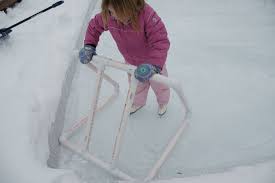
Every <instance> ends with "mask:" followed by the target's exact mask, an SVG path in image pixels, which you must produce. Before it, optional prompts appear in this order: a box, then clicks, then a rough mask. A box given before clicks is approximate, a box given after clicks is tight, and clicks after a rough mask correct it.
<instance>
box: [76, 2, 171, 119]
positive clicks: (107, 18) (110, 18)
mask: <svg viewBox="0 0 275 183" xmlns="http://www.w3.org/2000/svg"><path fill="white" fill-rule="evenodd" d="M101 8H102V11H101V13H99V14H97V15H96V16H95V17H94V18H93V19H92V20H91V21H90V23H89V26H88V29H87V32H86V37H85V40H84V47H83V48H82V49H81V50H80V52H79V58H80V61H81V63H83V64H87V63H89V62H90V61H91V60H92V57H93V55H95V54H96V46H97V44H98V42H99V37H100V35H101V34H102V32H103V31H107V30H108V31H110V33H111V35H112V37H113V39H114V40H115V42H116V44H117V47H118V49H119V51H120V52H121V54H122V55H123V57H124V59H125V61H126V63H128V64H132V65H135V66H137V69H136V70H135V77H136V78H137V79H138V80H139V81H140V82H139V83H138V86H137V91H136V94H135V98H134V103H133V106H132V108H131V114H133V113H134V112H136V111H137V110H139V109H140V108H142V107H143V106H144V105H145V104H146V99H147V95H148V91H149V88H150V86H151V87H152V89H153V91H154V93H155V95H156V97H157V102H158V104H159V109H158V114H159V115H160V116H162V115H163V114H164V113H165V112H166V110H167V104H168V101H169V98H170V89H169V88H168V87H166V86H165V85H162V84H160V83H156V82H151V81H149V79H150V77H151V76H152V75H153V74H155V73H159V74H162V75H164V76H168V73H167V70H166V67H165V62H166V58H167V52H168V49H169V47H170V42H169V40H168V37H167V31H166V28H165V26H164V24H163V22H162V20H161V19H160V17H159V16H158V15H157V13H156V12H155V11H154V10H153V8H152V7H150V6H149V5H148V4H147V3H145V0H102V5H101ZM144 69H145V70H147V71H149V73H147V74H145V75H143V74H142V72H143V71H144Z"/></svg>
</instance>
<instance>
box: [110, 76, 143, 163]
mask: <svg viewBox="0 0 275 183" xmlns="http://www.w3.org/2000/svg"><path fill="white" fill-rule="evenodd" d="M137 83H138V82H137V80H136V78H135V77H134V74H133V73H132V75H131V81H130V87H129V90H128V95H127V99H126V102H125V106H124V110H123V113H122V119H121V123H120V126H119V129H118V133H117V135H116V140H115V145H114V149H113V154H112V165H114V164H115V163H116V161H117V160H118V158H119V153H120V148H121V142H122V138H123V135H124V133H125V129H126V126H127V122H128V121H129V115H130V108H131V106H132V104H133V101H134V96H135V92H136V88H137Z"/></svg>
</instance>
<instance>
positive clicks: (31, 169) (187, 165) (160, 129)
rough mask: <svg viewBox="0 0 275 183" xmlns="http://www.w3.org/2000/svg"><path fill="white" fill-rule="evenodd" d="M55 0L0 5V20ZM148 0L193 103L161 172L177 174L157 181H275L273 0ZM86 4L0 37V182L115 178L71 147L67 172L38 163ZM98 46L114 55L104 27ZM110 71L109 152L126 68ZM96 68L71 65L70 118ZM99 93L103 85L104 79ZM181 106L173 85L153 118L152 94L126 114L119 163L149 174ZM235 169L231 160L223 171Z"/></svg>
mask: <svg viewBox="0 0 275 183" xmlns="http://www.w3.org/2000/svg"><path fill="white" fill-rule="evenodd" d="M51 3H53V1H50V0H44V1H42V0H37V1H35V2H32V1H30V0H25V1H23V2H22V3H21V4H19V5H18V6H17V7H16V8H15V9H13V10H9V14H8V15H5V14H3V13H1V14H0V25H1V27H6V26H8V25H10V24H12V23H14V22H16V21H18V20H20V19H21V18H22V17H26V16H29V15H30V14H32V13H33V12H35V10H37V9H38V10H40V9H43V8H45V7H47V6H48V5H50V4H51ZM94 3H96V2H94ZM94 3H93V2H92V4H94ZM149 3H150V4H152V5H153V7H154V8H155V9H156V10H157V11H158V12H159V14H160V16H161V17H162V18H163V20H164V21H165V22H166V25H167V29H168V30H169V36H170V39H171V42H172V46H171V49H170V53H169V57H168V62H167V64H168V70H169V74H170V77H173V78H178V79H180V80H181V81H182V84H183V87H184V91H185V93H186V96H187V98H188V100H189V103H190V105H191V108H192V113H193V116H192V119H191V121H190V124H191V125H190V127H189V129H188V131H187V133H186V134H184V135H183V137H182V140H181V142H180V143H179V145H178V146H177V148H176V149H175V151H174V153H173V154H172V157H171V158H170V159H169V160H168V161H167V163H166V164H165V165H164V167H163V168H162V169H161V172H160V174H159V175H158V177H157V178H163V179H168V178H172V177H178V178H181V179H173V180H169V181H164V182H186V183H189V182H192V183H194V182H195V183H210V182H211V183H215V182H225V183H227V182H245V183H246V182H247V183H260V182H261V183H273V182H275V161H274V160H275V157H274V156H275V141H274V138H275V133H274V132H275V115H274V114H275V94H274V93H275V85H274V83H275V63H274V60H275V53H274V51H273V50H274V49H275V36H274V35H275V16H274V15H275V2H274V1H272V0H261V1H257V0H231V1H225V0H219V1H218V0H207V1H202V0H185V1H176V0H171V1H164V0H162V1H155V0H150V1H149ZM88 4H89V2H88V1H87V0H82V1H81V2H75V1H72V0H66V1H65V4H64V5H63V6H62V7H59V8H58V9H55V10H52V11H51V12H48V13H46V14H45V15H42V16H40V17H39V18H36V19H34V20H32V21H31V22H29V23H26V24H24V25H22V26H20V27H18V28H17V29H14V32H13V33H12V37H11V39H10V40H8V41H7V42H5V43H3V44H1V45H0V64H1V67H0V68H1V72H0V76H1V77H0V82H1V85H0V88H1V92H0V101H1V106H0V109H1V110H0V121H1V128H0V134H1V136H0V137H1V140H0V146H1V153H0V162H1V165H0V182H1V183H2V182H3V183H16V182H19V180H20V182H23V183H25V182H26V183H27V182H28V183H32V182H42V183H50V182H56V183H57V182H73V183H77V182H108V181H111V180H113V179H112V178H110V177H108V176H107V175H106V174H105V173H104V172H102V171H100V170H99V169H97V168H95V167H94V166H93V165H90V164H88V163H87V162H86V161H83V160H81V159H80V158H79V157H77V156H74V155H72V154H70V153H69V152H67V151H64V152H63V153H64V154H63V155H64V157H63V159H62V160H63V164H62V167H63V168H71V169H73V170H75V174H74V173H71V172H70V171H66V170H53V169H48V168H47V167H46V160H47V156H48V145H47V135H48V130H49V126H50V123H51V122H52V121H54V118H55V112H56V110H57V106H58V102H59V97H60V96H61V88H62V82H63V80H64V77H65V72H66V70H67V68H68V66H69V64H70V60H71V57H72V54H71V52H72V51H73V49H74V47H75V45H76V42H77V39H78V37H79V35H78V34H79V30H80V28H81V26H82V21H83V20H84V17H85V14H86V11H87V8H88V7H87V6H88ZM98 5H99V3H97V8H98V7H99V6H98ZM166 7H169V11H166V10H167V9H168V8H166ZM171 9H173V11H171ZM98 53H99V54H101V55H106V56H108V57H112V58H115V59H117V60H122V57H121V55H120V54H119V53H118V51H117V49H116V47H115V43H114V42H113V40H112V39H111V37H110V35H109V34H108V33H104V35H103V36H102V39H101V43H100V45H99V47H98ZM108 73H109V74H110V75H112V76H113V77H114V78H115V79H116V80H118V81H119V82H120V84H121V95H120V96H119V99H118V100H117V101H116V102H115V103H114V104H113V105H112V106H111V107H109V108H107V109H106V111H104V112H103V113H101V114H99V115H98V117H97V120H98V121H99V123H97V125H96V126H95V129H96V130H95V134H94V137H95V141H94V142H93V145H94V147H93V151H94V152H95V153H96V154H97V155H98V156H99V157H102V158H105V159H108V158H110V149H111V145H112V143H113V135H114V133H115V129H116V128H117V124H118V119H119V117H120V116H119V115H117V114H119V111H120V109H121V107H122V102H123V98H124V97H125V90H126V88H127V85H128V84H127V81H126V77H125V73H120V72H117V71H114V70H112V69H110V70H108ZM93 78H94V74H93V73H91V72H90V71H89V70H88V69H87V68H86V67H85V66H83V65H80V64H78V65H77V72H76V74H75V77H74V80H73V87H72V90H71V95H70V98H69V103H68V106H67V109H66V110H67V115H66V124H65V126H66V127H68V126H69V124H70V123H73V122H75V121H77V120H78V119H79V118H80V117H82V116H83V115H85V114H86V113H87V109H88V106H89V102H90V97H91V96H92V94H93V93H92V89H93V84H94V79H93ZM87 81H89V82H87ZM102 91H103V96H105V95H108V94H109V90H108V86H107V85H104V86H103V89H102ZM178 108H179V103H178V102H177V100H176V97H175V95H174V94H173V96H172V98H171V103H170V104H169V111H168V113H167V115H166V116H165V117H164V118H161V119H159V118H157V117H156V115H155V113H156V103H155V99H154V96H153V95H152V93H150V97H149V100H148V105H147V106H146V108H144V109H143V110H141V111H139V112H138V113H137V114H136V115H134V116H132V117H131V119H130V123H129V127H128V129H127V132H126V136H127V139H126V140H125V142H124V143H125V145H124V147H125V148H123V149H122V154H121V163H120V166H121V167H122V168H123V169H124V170H127V171H128V173H131V174H133V175H135V176H137V177H144V175H146V170H148V169H149V168H150V166H151V165H152V163H153V162H154V161H155V160H156V158H157V157H158V155H159V153H160V151H161V149H162V148H163V145H164V144H165V142H166V139H167V138H168V137H169V136H170V135H171V133H172V132H173V131H174V130H175V128H176V127H177V124H178V121H177V119H178V116H179V114H178V111H179V110H178ZM152 132H154V135H152ZM106 134H107V135H106ZM137 150H139V151H138V152H137ZM133 156H134V157H135V158H133ZM256 163H257V164H256ZM233 167H238V168H234V169H231V170H229V168H233ZM223 171H227V172H224V173H221V172H223ZM207 173H213V174H207ZM200 174H204V175H201V176H197V175H200ZM205 174H206V175H205ZM183 177H185V178H184V179H182V178H183Z"/></svg>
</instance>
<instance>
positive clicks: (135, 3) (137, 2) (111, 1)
mask: <svg viewBox="0 0 275 183" xmlns="http://www.w3.org/2000/svg"><path fill="white" fill-rule="evenodd" d="M109 6H112V7H113V8H114V10H115V12H116V15H117V16H118V18H120V19H124V18H129V21H130V23H131V24H132V26H133V29H134V30H136V31H138V30H139V28H140V27H139V23H138V16H139V12H140V11H141V10H142V9H143V8H144V6H145V0H102V4H101V9H102V10H101V13H102V17H103V23H104V26H105V27H106V26H107V22H108V20H109V18H110V12H109Z"/></svg>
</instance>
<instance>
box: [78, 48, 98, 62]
mask: <svg viewBox="0 0 275 183" xmlns="http://www.w3.org/2000/svg"><path fill="white" fill-rule="evenodd" d="M94 55H96V48H95V47H94V46H92V45H85V46H84V47H83V48H81V50H80V51H79V60H80V62H81V63H82V64H88V63H89V62H90V61H91V60H92V59H93V56H94Z"/></svg>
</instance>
